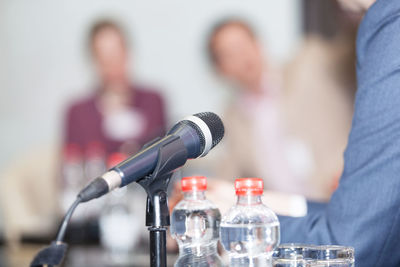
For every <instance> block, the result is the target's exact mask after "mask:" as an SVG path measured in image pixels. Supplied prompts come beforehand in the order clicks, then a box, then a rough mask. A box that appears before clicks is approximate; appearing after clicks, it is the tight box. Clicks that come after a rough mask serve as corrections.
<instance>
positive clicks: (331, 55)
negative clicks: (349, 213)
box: [0, 0, 360, 266]
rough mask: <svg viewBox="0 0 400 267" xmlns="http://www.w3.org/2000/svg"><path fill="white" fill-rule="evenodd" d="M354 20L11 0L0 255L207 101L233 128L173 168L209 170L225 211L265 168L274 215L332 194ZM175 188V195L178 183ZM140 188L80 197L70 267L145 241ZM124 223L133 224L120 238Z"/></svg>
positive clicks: (33, 246) (324, 13)
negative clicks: (240, 183) (239, 187)
mask: <svg viewBox="0 0 400 267" xmlns="http://www.w3.org/2000/svg"><path fill="white" fill-rule="evenodd" d="M359 20H360V17H359V16H357V15H356V14H353V13H351V12H350V11H345V10H344V9H343V8H342V7H341V6H340V4H339V3H337V2H336V1H328V0H325V1H320V0H301V1H300V0H280V1H261V0H260V1H258V0H252V1H246V2H243V1H236V0H235V1H232V0H221V1H211V0H206V1H201V2H188V1H183V0H170V1H168V2H165V3H162V2H159V1H154V0H150V1H138V0H131V1H122V0H121V1H120V0H119V1H97V0H96V1H94V0H90V1H75V0H70V1H57V2H54V1H45V0H43V1H35V2H30V1H22V0H13V1H11V0H9V1H8V0H3V1H0V124H1V132H2V134H1V137H2V138H1V139H0V148H1V150H0V183H1V186H0V204H1V206H0V207H1V209H0V243H1V244H2V247H1V250H0V265H1V266H23V265H26V264H27V263H28V262H29V260H30V258H31V257H32V255H33V254H34V253H35V252H36V251H37V250H38V248H40V245H43V244H46V243H48V242H50V240H52V239H53V238H54V235H55V233H56V230H57V226H58V223H59V222H60V220H61V218H62V215H63V214H64V212H65V211H66V208H68V205H69V204H70V203H71V202H72V201H73V197H74V196H75V194H76V193H77V191H79V188H81V187H82V186H84V185H85V184H86V183H87V182H88V181H90V180H91V179H93V178H94V177H95V176H96V175H99V174H101V173H102V172H103V171H104V170H105V169H106V168H107V167H110V166H113V165H115V164H117V163H118V162H120V161H121V160H123V159H124V158H126V157H127V156H128V155H131V154H134V153H136V152H137V151H138V149H140V147H141V146H142V145H143V144H145V143H146V142H148V141H150V140H151V139H153V138H154V137H156V136H163V135H164V134H165V131H166V130H168V129H169V128H170V127H171V126H172V125H173V124H174V123H175V122H176V121H178V120H180V119H181V118H183V117H185V116H187V115H190V114H193V113H198V112H202V111H212V112H216V113H217V114H220V115H221V117H222V118H223V121H224V123H225V126H226V140H224V141H223V142H222V144H221V145H219V146H218V147H216V148H215V149H214V150H213V151H212V152H211V153H210V155H208V156H207V157H206V158H204V159H201V160H196V161H192V162H190V164H188V166H185V167H184V168H183V169H182V170H181V171H179V172H178V173H177V175H176V176H177V177H176V179H179V178H180V177H182V176H184V175H192V174H201V175H207V176H208V177H209V178H210V183H209V187H210V198H211V199H213V200H214V201H215V202H216V203H217V204H219V205H220V206H221V211H223V210H224V207H225V206H228V207H229V206H230V205H231V204H233V202H232V201H233V186H232V181H233V180H234V179H235V178H237V177H240V176H259V177H262V178H264V179H265V184H266V190H267V192H268V190H270V191H271V194H268V193H267V194H266V195H267V196H268V195H269V196H276V197H271V199H270V200H269V201H270V202H268V203H270V205H271V206H272V208H274V209H275V211H276V212H278V213H279V212H280V213H282V214H287V215H293V216H300V215H301V214H302V212H303V210H304V207H302V206H301V204H298V203H297V204H296V203H295V204H293V203H292V202H293V201H292V200H293V199H298V197H302V198H304V199H310V200H315V201H321V202H322V201H327V200H328V199H329V197H330V195H331V194H332V192H333V191H334V190H335V187H336V185H337V182H338V179H339V177H340V175H341V171H342V165H343V162H342V153H343V151H344V148H345V145H346V140H347V135H348V132H349V128H350V123H351V115H352V103H353V99H354V93H355V88H356V85H355V71H354V70H355V52H354V48H355V38H356V29H357V25H358V23H359ZM249 137H250V138H249ZM247 139H250V140H252V141H251V142H247V141H246V140H247ZM247 161H251V162H247ZM224 188H228V189H227V190H224ZM229 190H230V191H229ZM221 192H228V193H227V194H229V195H228V196H225V195H223V194H222V195H221V194H220V193H221ZM278 193H282V194H283V195H275V194H278ZM170 195H171V200H170V204H171V206H173V205H174V204H176V203H177V202H178V201H179V199H180V195H179V186H178V185H171V194H170ZM286 196H288V197H286ZM289 196H293V197H292V198H290V197H289ZM289 199H290V200H289ZM144 200H145V195H144V193H143V192H142V190H141V189H140V188H139V187H138V186H137V185H131V186H130V187H129V188H128V189H127V190H121V192H118V193H116V194H110V196H107V198H104V199H102V200H98V201H97V200H96V201H94V202H93V203H90V204H87V205H85V206H83V205H82V208H81V209H78V210H77V212H76V214H75V216H74V218H75V219H73V221H72V224H71V228H70V231H69V234H67V240H68V241H69V243H71V244H73V246H72V248H71V250H70V252H69V256H68V257H67V260H66V262H65V266H90V265H91V264H92V261H96V259H97V260H98V259H99V255H102V256H104V255H106V256H104V257H106V259H105V258H104V259H103V258H102V261H103V262H108V263H107V264H106V263H104V264H105V265H104V266H110V265H115V266H120V265H124V266H134V263H132V258H129V257H128V256H126V254H129V253H127V251H123V250H124V249H122V248H121V247H125V248H129V249H130V250H129V249H128V252H129V251H131V250H132V249H133V248H135V247H137V246H138V245H139V244H142V243H143V244H144V243H146V238H147V233H146V231H145V227H144V208H145V204H144V203H145V202H144ZM291 201H292V202H291ZM132 203H135V204H136V205H134V204H132ZM171 208H172V207H171ZM299 210H301V211H300V212H299ZM305 212H306V211H305ZM142 217H143V218H142ZM129 222H132V223H129ZM115 225H118V226H119V228H118V227H117V228H116V226H115ZM123 227H125V228H126V229H125V228H124V229H125V230H126V231H125V233H130V235H127V234H125V236H132V238H129V239H128V240H127V238H124V236H122V237H119V239H118V237H117V238H116V239H115V238H114V240H113V238H112V236H113V233H115V232H116V231H117V232H118V230H121V229H122V228H123ZM138 229H140V230H138ZM143 232H144V235H143ZM170 242H172V245H170V247H169V249H170V251H171V253H174V252H176V247H174V244H173V241H172V240H170ZM74 244H75V246H74ZM82 246H84V249H81V248H82ZM141 248H142V250H143V253H142V254H143V255H142V254H141V255H142V256H143V258H144V260H145V263H146V264H145V265H147V257H146V249H145V248H146V246H141ZM121 250H122V252H121ZM82 251H84V252H82ZM87 251H90V252H91V253H86V252H87ZM104 251H106V252H104ZM123 252H124V253H125V254H124V255H125V256H121V253H122V254H123ZM71 255H73V256H71ZM138 257H139V256H137V257H136V259H138ZM139 258H140V257H139ZM121 259H122V260H121ZM170 263H173V260H170ZM136 264H137V263H136ZM92 265H93V264H92ZM94 265H96V266H101V265H99V264H98V263H95V264H94ZM138 266H140V264H139V265H138Z"/></svg>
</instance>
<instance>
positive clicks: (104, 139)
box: [65, 20, 165, 155]
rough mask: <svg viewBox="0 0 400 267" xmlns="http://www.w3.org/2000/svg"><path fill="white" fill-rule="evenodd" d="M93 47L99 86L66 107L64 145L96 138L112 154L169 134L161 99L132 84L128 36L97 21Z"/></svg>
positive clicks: (83, 144) (85, 143) (84, 143)
mask: <svg viewBox="0 0 400 267" xmlns="http://www.w3.org/2000/svg"><path fill="white" fill-rule="evenodd" d="M89 48H90V52H91V55H92V57H93V63H94V66H95V69H96V72H97V74H98V82H99V84H98V85H97V86H95V90H94V91H93V93H92V94H91V95H90V96H89V97H86V98H84V99H81V100H78V101H77V102H75V103H73V104H72V105H71V106H70V107H69V108H68V111H67V116H66V128H65V143H66V144H76V145H78V146H79V147H80V148H81V149H87V148H88V146H90V144H93V142H98V143H100V144H101V146H103V148H104V150H105V153H106V154H107V155H109V154H111V153H113V152H124V153H126V154H132V153H135V152H137V151H138V149H140V148H141V146H142V145H143V144H144V143H146V142H147V141H149V140H151V139H153V138H155V137H157V136H159V135H163V134H164V132H165V110H164V103H163V99H162V97H161V96H160V94H158V93H156V92H155V91H153V90H151V89H149V88H147V87H143V86H140V85H138V84H135V83H134V79H133V83H132V78H131V77H130V75H129V49H128V43H127V38H126V36H125V34H124V32H123V30H122V28H121V27H120V26H118V25H117V24H116V23H115V22H112V21H108V20H104V21H99V22H97V23H96V24H95V25H93V27H92V29H91V31H90V34H89Z"/></svg>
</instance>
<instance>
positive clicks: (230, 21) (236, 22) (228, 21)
mask: <svg viewBox="0 0 400 267" xmlns="http://www.w3.org/2000/svg"><path fill="white" fill-rule="evenodd" d="M229 26H237V27H239V28H242V29H243V30H245V31H246V32H247V33H248V34H249V36H250V37H251V38H254V39H257V34H256V32H255V31H254V28H253V27H252V25H251V24H250V23H248V22H247V21H245V20H244V19H242V18H237V17H229V18H224V19H222V20H220V21H218V22H217V23H215V24H214V26H212V27H211V30H210V31H209V33H208V37H207V44H206V46H207V48H206V50H207V55H208V58H209V60H210V62H211V63H212V64H213V65H215V64H216V62H217V59H216V57H215V54H214V48H213V41H214V39H215V37H216V36H217V35H218V34H219V33H220V32H221V31H222V30H224V29H225V28H226V27H229Z"/></svg>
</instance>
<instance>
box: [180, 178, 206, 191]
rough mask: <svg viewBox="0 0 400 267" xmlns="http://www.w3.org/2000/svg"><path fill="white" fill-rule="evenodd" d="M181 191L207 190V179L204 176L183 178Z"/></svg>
mask: <svg viewBox="0 0 400 267" xmlns="http://www.w3.org/2000/svg"><path fill="white" fill-rule="evenodd" d="M181 186H182V191H183V192H187V191H204V190H206V189H207V178H206V177H204V176H190V177H183V178H182V180H181Z"/></svg>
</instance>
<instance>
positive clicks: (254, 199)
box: [236, 195, 262, 205]
mask: <svg viewBox="0 0 400 267" xmlns="http://www.w3.org/2000/svg"><path fill="white" fill-rule="evenodd" d="M236 204H237V205H258V204H262V200H261V195H244V196H242V195H238V198H237V202H236Z"/></svg>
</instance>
